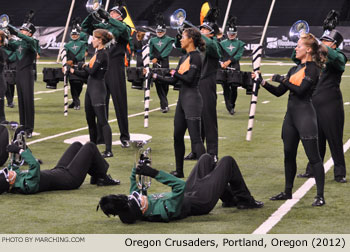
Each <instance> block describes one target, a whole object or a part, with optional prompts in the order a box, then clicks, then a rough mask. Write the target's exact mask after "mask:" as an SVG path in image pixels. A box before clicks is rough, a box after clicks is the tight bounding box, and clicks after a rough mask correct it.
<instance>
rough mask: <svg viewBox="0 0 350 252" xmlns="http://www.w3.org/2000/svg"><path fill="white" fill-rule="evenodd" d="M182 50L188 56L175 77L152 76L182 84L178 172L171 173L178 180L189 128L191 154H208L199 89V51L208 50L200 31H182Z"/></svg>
mask: <svg viewBox="0 0 350 252" xmlns="http://www.w3.org/2000/svg"><path fill="white" fill-rule="evenodd" d="M181 48H182V49H183V50H185V51H186V54H185V55H184V56H182V57H181V59H180V61H179V64H178V66H177V69H176V70H172V71H171V75H172V78H170V79H169V78H164V77H161V76H159V77H158V75H157V74H153V78H155V80H158V81H163V82H168V83H171V84H176V83H177V82H180V83H181V84H180V91H179V98H178V101H177V105H176V111H175V117H174V149H175V163H176V170H175V171H172V172H171V174H172V175H174V176H176V177H179V178H183V177H184V172H183V166H184V154H185V142H184V136H185V132H186V130H187V129H188V132H189V134H190V138H191V149H192V153H194V155H196V157H200V156H201V155H202V154H204V153H205V148H204V144H203V142H202V139H201V133H200V132H201V115H202V108H203V100H202V96H201V94H200V92H199V87H198V85H199V84H198V83H199V78H200V76H201V69H202V60H201V56H200V52H199V51H205V43H204V40H203V39H202V38H201V34H200V32H199V31H197V30H195V29H194V28H188V29H185V30H184V31H183V32H182V38H181ZM197 48H198V50H199V51H198V50H197Z"/></svg>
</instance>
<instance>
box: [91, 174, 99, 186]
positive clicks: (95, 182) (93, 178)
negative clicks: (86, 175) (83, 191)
mask: <svg viewBox="0 0 350 252" xmlns="http://www.w3.org/2000/svg"><path fill="white" fill-rule="evenodd" d="M97 180H98V178H97V177H94V176H91V177H90V184H91V185H96V184H97Z"/></svg>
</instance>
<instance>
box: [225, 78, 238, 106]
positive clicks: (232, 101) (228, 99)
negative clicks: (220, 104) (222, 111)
mask: <svg viewBox="0 0 350 252" xmlns="http://www.w3.org/2000/svg"><path fill="white" fill-rule="evenodd" d="M222 88H223V90H224V99H225V105H226V109H227V111H228V112H231V110H232V109H235V106H236V100H237V85H235V84H233V83H225V84H222Z"/></svg>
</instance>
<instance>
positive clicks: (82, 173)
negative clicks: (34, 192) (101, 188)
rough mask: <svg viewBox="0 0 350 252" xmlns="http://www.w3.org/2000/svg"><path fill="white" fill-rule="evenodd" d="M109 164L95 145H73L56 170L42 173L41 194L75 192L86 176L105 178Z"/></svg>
mask: <svg viewBox="0 0 350 252" xmlns="http://www.w3.org/2000/svg"><path fill="white" fill-rule="evenodd" d="M108 167H109V165H108V163H107V162H106V161H105V160H104V158H103V157H102V156H101V154H100V152H99V150H98V149H97V147H96V145H95V144H94V143H91V142H88V143H86V144H85V145H82V144H81V143H79V142H75V143H73V144H72V145H71V146H69V148H68V149H67V150H66V151H65V153H64V154H63V156H62V157H61V159H60V160H59V161H58V163H57V165H56V167H55V168H53V169H51V170H43V171H40V184H39V192H43V191H51V190H73V189H77V188H79V187H80V186H81V184H82V183H83V182H84V180H85V177H86V174H89V175H90V176H94V177H97V178H99V177H101V178H103V177H104V176H105V175H106V173H107V170H108Z"/></svg>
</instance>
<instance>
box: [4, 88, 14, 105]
mask: <svg viewBox="0 0 350 252" xmlns="http://www.w3.org/2000/svg"><path fill="white" fill-rule="evenodd" d="M14 95H15V85H10V84H7V89H6V93H5V96H6V99H7V104H8V105H10V104H12V103H13V97H14Z"/></svg>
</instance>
